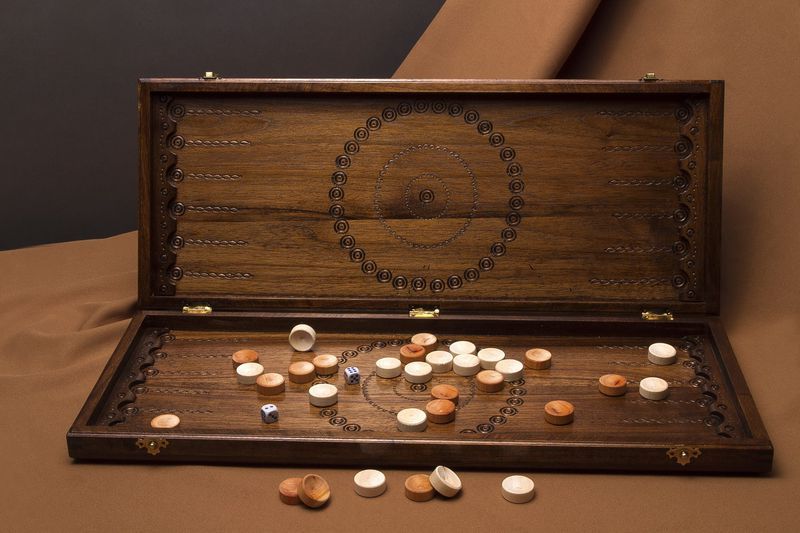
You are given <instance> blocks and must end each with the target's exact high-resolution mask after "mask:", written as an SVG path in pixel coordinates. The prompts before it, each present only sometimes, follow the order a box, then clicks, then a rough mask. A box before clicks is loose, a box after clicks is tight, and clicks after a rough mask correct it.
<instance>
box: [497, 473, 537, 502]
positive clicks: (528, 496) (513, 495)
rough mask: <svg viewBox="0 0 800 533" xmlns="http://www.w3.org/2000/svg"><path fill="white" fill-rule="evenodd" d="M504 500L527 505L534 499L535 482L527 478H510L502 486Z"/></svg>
mask: <svg viewBox="0 0 800 533" xmlns="http://www.w3.org/2000/svg"><path fill="white" fill-rule="evenodd" d="M500 491H501V492H502V494H503V498H505V499H506V500H508V501H510V502H511V503H527V502H529V501H531V500H532V499H533V496H534V494H536V493H535V492H534V490H533V480H532V479H531V478H529V477H526V476H508V477H507V478H505V479H504V480H503V482H502V483H501V484H500Z"/></svg>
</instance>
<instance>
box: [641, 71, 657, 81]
mask: <svg viewBox="0 0 800 533" xmlns="http://www.w3.org/2000/svg"><path fill="white" fill-rule="evenodd" d="M658 80H659V78H658V76H656V73H655V72H647V73H646V74H645V75H644V76H642V77H641V78H640V81H658Z"/></svg>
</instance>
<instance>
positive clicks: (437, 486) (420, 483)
mask: <svg viewBox="0 0 800 533" xmlns="http://www.w3.org/2000/svg"><path fill="white" fill-rule="evenodd" d="M459 492H461V479H460V478H459V477H458V475H456V473H455V472H453V471H452V470H450V469H449V468H447V467H446V466H441V465H440V466H437V467H436V468H434V469H433V472H431V473H430V474H414V475H412V476H409V477H408V478H407V479H406V482H405V494H406V498H408V499H409V500H411V501H414V502H426V501H428V500H431V499H433V497H434V496H435V495H436V494H439V495H441V496H443V497H445V498H452V497H454V496H456V495H457V494H458V493H459Z"/></svg>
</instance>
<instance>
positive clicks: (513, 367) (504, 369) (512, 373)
mask: <svg viewBox="0 0 800 533" xmlns="http://www.w3.org/2000/svg"><path fill="white" fill-rule="evenodd" d="M494 369H495V370H496V371H497V372H500V373H501V374H503V379H504V380H505V381H516V380H518V379H522V375H523V373H524V372H525V365H523V364H522V363H520V362H519V361H517V360H516V359H503V360H502V361H498V362H497V364H496V365H494Z"/></svg>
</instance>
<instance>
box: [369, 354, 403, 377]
mask: <svg viewBox="0 0 800 533" xmlns="http://www.w3.org/2000/svg"><path fill="white" fill-rule="evenodd" d="M375 373H376V374H377V375H378V377H381V378H386V379H392V378H396V377H398V376H399V375H400V374H402V373H403V363H402V361H400V359H397V358H396V357H382V358H380V359H378V360H377V361H375Z"/></svg>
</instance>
